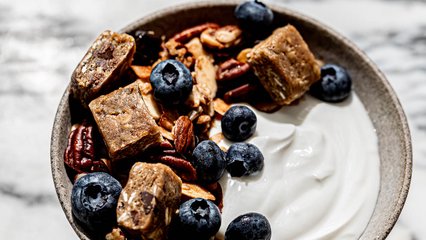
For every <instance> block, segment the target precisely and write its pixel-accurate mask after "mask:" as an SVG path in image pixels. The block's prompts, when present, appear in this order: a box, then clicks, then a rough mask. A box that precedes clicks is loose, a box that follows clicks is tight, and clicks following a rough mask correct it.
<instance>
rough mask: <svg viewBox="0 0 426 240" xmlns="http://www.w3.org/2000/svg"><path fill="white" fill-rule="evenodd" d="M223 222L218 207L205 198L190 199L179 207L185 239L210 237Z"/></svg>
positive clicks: (182, 233) (180, 222)
mask: <svg viewBox="0 0 426 240" xmlns="http://www.w3.org/2000/svg"><path fill="white" fill-rule="evenodd" d="M221 222H222V219H221V216H220V212H219V209H218V207H217V206H216V205H215V204H214V203H213V202H211V201H209V200H206V199H203V198H194V199H190V200H188V201H186V202H184V203H182V205H181V206H180V208H179V226H180V228H181V229H180V235H182V236H181V238H183V239H197V240H200V239H209V238H210V237H212V236H214V235H215V234H216V233H217V231H218V230H219V228H220V224H221Z"/></svg>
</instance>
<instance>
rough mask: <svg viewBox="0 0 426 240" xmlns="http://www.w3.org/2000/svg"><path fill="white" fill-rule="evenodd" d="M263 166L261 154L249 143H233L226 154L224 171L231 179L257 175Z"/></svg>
mask: <svg viewBox="0 0 426 240" xmlns="http://www.w3.org/2000/svg"><path fill="white" fill-rule="evenodd" d="M263 165H264V163H263V154H262V152H260V150H259V148H258V147H256V146H255V145H253V144H251V143H234V144H232V145H231V147H230V148H229V149H228V152H227V153H226V170H228V172H229V173H230V174H231V176H233V177H241V176H247V175H251V174H254V173H257V172H259V171H261V170H262V169H263Z"/></svg>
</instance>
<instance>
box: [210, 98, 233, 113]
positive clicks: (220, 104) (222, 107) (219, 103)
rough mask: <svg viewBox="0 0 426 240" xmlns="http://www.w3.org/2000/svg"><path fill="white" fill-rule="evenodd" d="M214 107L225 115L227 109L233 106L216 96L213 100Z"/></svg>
mask: <svg viewBox="0 0 426 240" xmlns="http://www.w3.org/2000/svg"><path fill="white" fill-rule="evenodd" d="M213 108H214V111H215V112H217V113H218V114H219V115H221V116H223V115H224V114H225V113H226V111H228V110H229V108H231V105H229V104H227V103H226V102H225V101H223V100H222V99H221V98H215V99H214V100H213Z"/></svg>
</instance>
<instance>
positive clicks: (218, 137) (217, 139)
mask: <svg viewBox="0 0 426 240" xmlns="http://www.w3.org/2000/svg"><path fill="white" fill-rule="evenodd" d="M223 139H225V136H224V135H223V133H222V132H218V133H216V134H215V135H213V136H211V137H210V140H212V141H213V142H215V143H216V144H217V145H219V143H220V142H221V141H222V140H223ZM225 152H226V151H225Z"/></svg>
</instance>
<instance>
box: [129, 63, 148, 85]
mask: <svg viewBox="0 0 426 240" xmlns="http://www.w3.org/2000/svg"><path fill="white" fill-rule="evenodd" d="M131 68H132V69H133V72H135V74H136V76H137V77H138V78H139V79H141V80H142V81H144V82H149V76H150V75H151V71H152V67H151V66H137V65H132V66H131Z"/></svg>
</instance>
